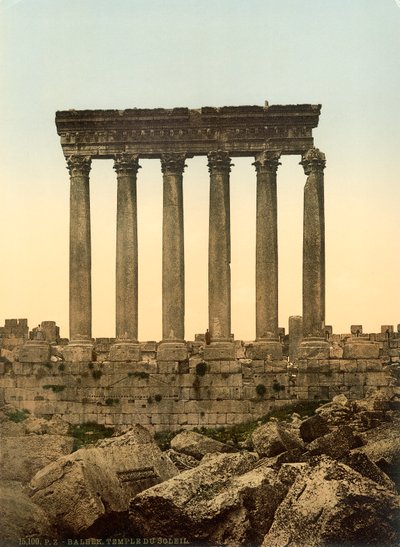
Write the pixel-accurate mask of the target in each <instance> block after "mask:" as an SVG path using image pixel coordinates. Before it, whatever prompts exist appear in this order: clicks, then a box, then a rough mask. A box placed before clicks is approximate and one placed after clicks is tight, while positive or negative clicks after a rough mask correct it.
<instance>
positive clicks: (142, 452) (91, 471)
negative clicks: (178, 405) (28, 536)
mask: <svg viewBox="0 0 400 547" xmlns="http://www.w3.org/2000/svg"><path fill="white" fill-rule="evenodd" d="M177 472H178V471H177V469H176V467H175V466H174V464H173V463H172V462H171V460H170V459H169V458H168V457H167V456H166V455H165V454H163V453H162V452H161V450H160V449H159V448H158V446H157V445H156V444H155V443H154V441H153V438H152V437H151V435H150V433H149V432H148V431H147V430H146V429H145V428H143V427H142V426H139V425H137V426H135V427H133V428H131V429H129V430H128V431H126V432H125V433H123V434H122V435H118V436H115V437H111V438H109V439H105V440H103V441H100V442H98V443H97V444H96V445H95V446H93V447H90V448H81V449H80V450H77V451H76V452H74V453H73V454H71V455H69V456H65V457H63V458H61V459H59V460H57V461H56V462H54V463H52V464H50V465H48V466H47V467H45V468H44V469H42V470H41V471H39V472H38V473H37V474H36V475H35V477H34V478H33V479H32V481H31V488H32V500H33V501H34V502H35V503H37V504H38V505H39V506H40V507H42V508H43V509H45V510H46V512H47V514H48V516H49V519H50V521H51V523H52V524H53V525H54V526H55V527H56V528H57V529H58V530H59V531H60V532H62V533H63V534H69V535H70V536H72V537H76V536H84V535H85V534H91V533H93V534H102V533H106V532H105V527H109V528H112V527H113V526H114V525H115V526H117V527H121V526H122V523H124V524H125V518H127V511H128V506H129V501H130V499H131V498H132V497H133V496H134V495H136V494H138V493H139V492H141V491H142V490H144V489H146V488H149V487H150V486H153V485H154V484H157V483H159V482H161V481H164V480H166V479H169V478H171V477H173V476H174V475H175V474H177ZM107 533H109V530H108V529H107ZM100 537H101V536H100Z"/></svg>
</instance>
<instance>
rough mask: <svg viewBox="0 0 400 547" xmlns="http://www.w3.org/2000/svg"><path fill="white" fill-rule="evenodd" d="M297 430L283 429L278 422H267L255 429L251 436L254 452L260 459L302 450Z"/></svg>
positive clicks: (302, 446) (302, 445)
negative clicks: (288, 451)
mask: <svg viewBox="0 0 400 547" xmlns="http://www.w3.org/2000/svg"><path fill="white" fill-rule="evenodd" d="M297 431H298V430H296V429H294V428H292V429H289V428H288V427H284V426H283V425H282V424H281V423H278V422H272V421H271V422H267V423H266V424H263V425H260V426H259V427H257V429H255V430H254V431H253V433H252V435H251V441H252V443H253V447H254V450H255V451H256V452H257V453H258V454H259V455H260V456H261V457H267V458H268V457H272V456H276V455H278V454H281V453H282V452H286V451H287V450H293V449H303V448H304V444H303V442H302V440H301V439H300V437H299V435H298V433H297Z"/></svg>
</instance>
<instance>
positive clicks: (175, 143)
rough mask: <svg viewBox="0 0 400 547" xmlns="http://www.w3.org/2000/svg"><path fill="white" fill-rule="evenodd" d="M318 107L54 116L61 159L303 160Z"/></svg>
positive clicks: (81, 112) (71, 112)
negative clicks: (217, 153) (272, 155)
mask: <svg viewBox="0 0 400 547" xmlns="http://www.w3.org/2000/svg"><path fill="white" fill-rule="evenodd" d="M320 110H321V105H309V104H303V105H271V106H264V107H263V106H225V107H221V108H212V107H203V108H200V109H198V110H191V109H188V108H173V109H164V108H153V109H144V108H135V109H126V110H67V111H59V112H57V113H56V125H57V132H58V134H59V135H60V137H61V144H62V147H63V150H64V154H65V155H66V156H68V155H72V154H79V155H83V156H85V155H87V156H91V157H92V158H94V159H95V158H113V157H114V155H115V154H120V153H124V152H127V153H132V154H139V155H140V156H141V157H142V158H159V157H160V156H161V153H168V152H171V153H184V154H185V155H186V157H187V158H189V157H192V156H199V155H200V156H203V155H206V154H208V152H209V151H210V150H213V149H214V150H215V149H221V150H224V151H227V152H229V154H230V155H231V156H252V155H254V154H256V153H257V152H261V151H262V150H263V149H264V147H265V143H268V149H269V150H276V151H279V153H281V154H303V153H304V152H306V151H307V150H308V149H309V148H311V147H312V146H313V138H312V130H313V129H314V128H315V127H317V125H318V120H319V114H320Z"/></svg>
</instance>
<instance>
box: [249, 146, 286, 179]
mask: <svg viewBox="0 0 400 547" xmlns="http://www.w3.org/2000/svg"><path fill="white" fill-rule="evenodd" d="M280 157H281V155H280V153H279V152H273V151H271V150H263V151H262V152H260V153H258V154H256V156H255V160H256V161H255V162H254V163H253V165H254V166H255V168H256V171H257V173H265V172H267V173H273V174H276V171H277V169H278V166H279V165H281V162H280V161H279V158H280Z"/></svg>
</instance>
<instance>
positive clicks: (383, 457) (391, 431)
mask: <svg viewBox="0 0 400 547" xmlns="http://www.w3.org/2000/svg"><path fill="white" fill-rule="evenodd" d="M399 431H400V419H399V417H398V416H397V417H396V418H395V419H394V420H393V422H388V423H384V424H381V425H380V426H378V427H376V428H374V429H370V430H368V431H366V432H364V433H363V434H362V439H363V441H364V443H365V444H364V446H363V447H361V448H360V451H361V452H363V453H364V454H366V455H367V456H368V457H369V459H370V460H372V461H373V462H374V463H375V464H376V465H377V466H378V467H379V468H380V469H382V471H384V472H385V473H386V474H387V475H388V476H389V477H390V478H391V480H392V481H394V483H395V484H396V485H397V488H398V489H400V436H399Z"/></svg>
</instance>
